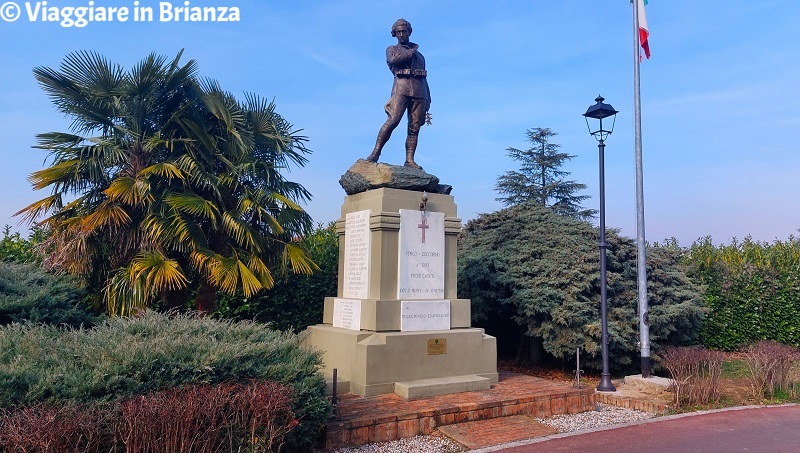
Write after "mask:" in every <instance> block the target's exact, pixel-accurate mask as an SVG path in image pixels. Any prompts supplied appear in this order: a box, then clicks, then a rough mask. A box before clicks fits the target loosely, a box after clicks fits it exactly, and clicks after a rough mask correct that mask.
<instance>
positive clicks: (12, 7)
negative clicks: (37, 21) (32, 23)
mask: <svg viewBox="0 0 800 453" xmlns="http://www.w3.org/2000/svg"><path fill="white" fill-rule="evenodd" d="M21 13H22V11H21V10H20V9H19V5H17V4H16V3H14V2H5V3H3V6H0V18H2V19H3V20H4V21H6V22H14V21H15V20H17V19H19V16H20V14H21Z"/></svg>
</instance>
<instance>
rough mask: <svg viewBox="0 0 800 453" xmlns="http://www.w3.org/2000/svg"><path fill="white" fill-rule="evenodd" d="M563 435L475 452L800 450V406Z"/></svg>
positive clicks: (660, 420) (723, 412)
mask: <svg viewBox="0 0 800 453" xmlns="http://www.w3.org/2000/svg"><path fill="white" fill-rule="evenodd" d="M559 436H563V437H559ZM559 436H551V437H550V438H540V439H533V440H530V441H524V442H519V443H516V444H513V445H506V446H505V447H504V446H496V447H491V448H487V449H482V450H477V451H475V453H478V452H502V453H534V452H535V453H551V452H590V453H667V452H669V453H716V452H724V453H734V452H758V453H771V452H780V453H800V405H785V406H771V407H746V408H734V409H724V410H719V411H708V412H702V413H692V414H681V415H673V416H668V417H663V418H656V419H651V420H649V421H647V422H643V423H639V424H635V425H629V426H623V427H620V428H611V429H605V430H601V431H592V432H586V433H582V434H577V435H559Z"/></svg>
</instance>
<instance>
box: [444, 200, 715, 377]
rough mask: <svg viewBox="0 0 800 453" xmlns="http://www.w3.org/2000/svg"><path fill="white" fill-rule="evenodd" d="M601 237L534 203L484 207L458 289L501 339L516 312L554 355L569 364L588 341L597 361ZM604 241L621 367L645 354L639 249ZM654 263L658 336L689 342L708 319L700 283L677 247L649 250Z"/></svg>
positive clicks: (469, 236)
mask: <svg viewBox="0 0 800 453" xmlns="http://www.w3.org/2000/svg"><path fill="white" fill-rule="evenodd" d="M598 237H599V233H598V231H597V229H596V228H594V227H593V226H592V225H591V224H589V223H588V222H583V221H579V220H576V219H573V218H571V217H568V216H562V215H557V214H555V213H553V211H552V210H551V209H549V208H545V207H542V206H540V205H538V204H536V203H528V204H523V205H518V206H514V207H511V208H506V209H503V210H500V211H498V212H494V213H491V214H484V215H481V216H480V217H478V218H477V219H475V220H472V221H470V222H468V223H467V225H466V226H465V228H464V233H463V236H462V237H461V238H460V240H459V269H458V279H459V282H458V283H459V285H458V286H459V296H460V297H464V298H470V299H472V307H473V320H474V321H475V323H476V324H477V325H482V326H485V327H486V329H487V332H489V333H490V334H493V335H496V336H498V342H499V343H502V342H503V339H502V337H506V336H508V335H509V332H508V330H509V329H508V328H507V324H505V327H499V326H504V324H503V323H504V322H505V320H508V319H512V320H513V321H514V322H515V323H516V324H518V325H520V326H521V327H522V332H524V333H525V334H526V335H527V336H530V337H537V338H540V339H541V340H542V344H543V347H544V350H545V351H546V352H547V353H549V354H551V355H552V356H554V357H556V358H559V359H563V360H564V361H570V362H571V361H572V359H573V357H574V354H575V349H576V348H580V349H581V351H585V352H586V353H587V354H588V355H589V356H590V358H589V361H588V364H587V365H588V366H594V367H599V359H600V349H601V348H600V330H601V329H600V285H599V252H598V249H597V241H598ZM606 240H607V242H608V244H609V246H608V249H607V280H608V324H609V337H610V341H609V352H610V354H609V355H610V357H611V358H612V360H611V365H612V367H613V368H615V369H618V370H619V369H625V368H626V367H628V366H629V365H631V364H632V363H634V358H635V357H637V356H638V346H637V342H638V317H637V295H638V292H637V289H636V249H635V245H634V243H633V241H632V240H630V239H627V238H624V237H621V236H619V235H618V234H616V232H614V231H609V232H608V233H607V237H606ZM648 265H649V267H650V275H649V276H648V287H649V304H650V307H651V308H650V323H651V325H650V333H651V341H652V343H654V344H656V345H658V344H686V343H690V342H691V341H692V340H693V338H692V335H691V333H692V332H693V331H695V329H696V328H697V327H698V326H699V324H700V322H701V320H702V317H703V308H702V300H701V297H700V291H699V288H697V287H696V286H695V285H694V284H692V282H691V281H690V280H688V278H686V276H685V273H684V272H683V271H682V265H681V263H680V254H679V253H678V250H677V249H675V248H670V247H663V248H653V249H651V254H650V257H649V260H648Z"/></svg>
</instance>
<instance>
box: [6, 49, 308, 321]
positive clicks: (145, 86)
mask: <svg viewBox="0 0 800 453" xmlns="http://www.w3.org/2000/svg"><path fill="white" fill-rule="evenodd" d="M181 54H182V52H181V53H178V55H177V56H176V57H175V58H174V59H172V60H167V59H166V58H165V57H163V56H157V55H155V54H151V55H149V56H148V57H146V58H145V59H144V60H142V61H141V62H140V63H138V64H137V65H135V66H134V67H133V68H132V69H131V70H130V71H127V72H126V71H125V70H124V69H123V68H122V67H120V66H119V65H116V64H113V63H111V62H110V61H108V60H107V59H105V58H104V57H102V56H100V55H98V54H96V53H92V52H77V53H72V54H69V55H68V56H67V57H66V58H65V59H64V61H63V63H62V65H61V67H60V70H53V69H50V68H43V67H40V68H36V69H34V75H35V77H36V79H37V80H38V82H39V85H40V86H41V87H42V88H43V89H44V90H45V92H47V94H48V95H49V96H50V98H51V100H52V102H53V103H54V105H55V106H56V108H57V109H58V110H59V111H60V112H62V113H64V114H66V115H67V116H68V117H69V118H71V119H72V126H71V130H72V133H63V132H50V133H45V134H40V135H39V136H38V145H37V146H36V148H40V149H44V150H47V151H49V152H50V158H51V162H50V164H49V167H47V168H45V169H43V170H39V171H36V172H34V173H33V174H31V176H30V178H29V179H30V181H31V184H32V185H33V188H34V189H35V190H41V189H45V188H50V189H51V195H49V196H47V197H45V198H43V199H41V200H39V201H36V202H34V203H32V204H31V205H29V206H27V207H25V208H24V209H22V210H20V211H19V212H18V213H17V214H18V215H22V216H23V218H24V219H25V220H27V221H28V222H29V223H31V224H34V225H39V226H41V227H45V228H47V229H48V230H49V231H50V236H49V238H48V239H47V240H46V241H44V242H43V243H42V244H41V247H40V250H41V251H42V252H43V254H44V263H45V265H46V266H48V267H49V268H52V269H56V270H60V271H64V272H68V273H73V274H77V275H79V276H81V277H82V278H83V280H84V281H85V283H86V284H87V285H88V286H89V287H90V288H97V289H100V288H102V295H103V298H104V299H105V302H106V304H107V309H108V312H109V313H111V314H116V315H128V314H132V313H135V312H136V311H138V310H139V309H141V308H143V307H146V306H148V305H149V304H151V303H152V302H153V301H155V300H160V301H161V302H162V303H163V304H166V305H168V306H169V305H180V304H182V303H184V302H185V301H186V300H187V299H188V295H189V294H190V293H191V292H193V291H197V296H196V298H197V308H198V309H201V310H211V309H213V308H214V306H215V303H216V291H217V290H220V291H224V292H227V293H231V294H233V293H237V292H240V293H241V294H243V295H244V296H245V297H249V296H251V295H253V294H255V293H256V292H258V291H259V290H261V289H263V288H270V287H271V286H272V285H273V271H275V270H277V271H279V272H283V271H286V270H287V269H291V270H293V271H294V272H301V273H309V272H311V271H312V267H314V264H313V263H312V262H311V260H310V259H309V257H308V254H307V253H306V252H305V251H304V250H303V249H302V248H301V247H300V246H299V245H298V243H297V241H296V238H297V237H298V236H299V235H302V234H304V233H305V232H307V231H310V230H311V227H312V222H311V219H310V217H309V216H308V215H307V214H306V213H305V212H304V211H303V210H302V208H301V207H300V206H299V203H301V202H304V201H307V200H308V199H310V194H309V193H308V192H307V191H306V190H305V189H304V188H303V187H302V186H301V185H300V184H297V183H295V182H291V181H289V180H287V179H286V178H285V177H284V176H283V174H282V173H281V172H282V171H285V170H288V169H289V168H290V166H291V165H298V166H302V165H304V164H305V163H306V157H305V154H308V153H309V150H308V149H307V148H306V147H305V141H306V138H305V137H303V136H300V135H297V131H293V130H292V126H291V125H290V124H289V123H287V122H286V121H285V120H284V119H283V118H282V117H281V116H280V115H279V114H277V113H276V112H275V106H274V104H273V103H268V102H266V101H264V100H263V99H261V98H259V97H258V96H255V95H246V98H245V102H243V103H241V102H239V101H237V100H236V99H235V98H234V97H233V96H232V95H230V94H229V93H226V92H224V91H223V90H222V89H221V88H220V87H219V85H218V84H217V83H216V82H214V81H199V80H198V77H197V74H196V66H197V65H196V63H195V62H194V61H193V60H192V61H189V62H188V63H186V64H185V65H181V64H180V62H179V60H180V58H181Z"/></svg>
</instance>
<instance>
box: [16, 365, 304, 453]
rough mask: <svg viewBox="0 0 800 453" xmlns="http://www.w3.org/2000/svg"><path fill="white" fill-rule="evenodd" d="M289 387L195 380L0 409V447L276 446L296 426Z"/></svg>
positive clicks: (208, 450) (203, 449) (207, 451)
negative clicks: (120, 396) (111, 399)
mask: <svg viewBox="0 0 800 453" xmlns="http://www.w3.org/2000/svg"><path fill="white" fill-rule="evenodd" d="M291 397H292V392H291V390H290V389H289V388H287V387H285V386H283V385H280V384H277V383H274V382H259V381H252V382H248V383H242V384H230V383H226V384H220V385H213V386H212V385H197V386H190V387H184V388H180V389H169V390H163V391H160V392H154V393H149V394H147V395H139V396H134V397H132V398H129V399H127V400H123V401H120V402H116V403H87V404H76V403H67V404H61V405H58V404H47V403H37V404H35V405H32V406H26V407H17V408H14V409H8V410H0V451H19V452H28V451H35V452H41V453H46V452H54V453H70V452H74V453H102V452H123V451H124V452H125V453H139V452H141V453H145V452H156V451H157V452H164V453H167V452H175V453H178V452H180V453H217V452H225V451H231V452H234V451H235V452H240V451H247V452H251V453H260V452H264V453H267V452H279V451H280V450H281V446H282V445H283V442H284V440H285V439H286V434H287V433H289V432H291V430H292V429H294V428H295V427H296V426H297V423H298V422H297V420H296V419H295V418H294V415H293V414H292V411H291V402H292V401H291Z"/></svg>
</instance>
